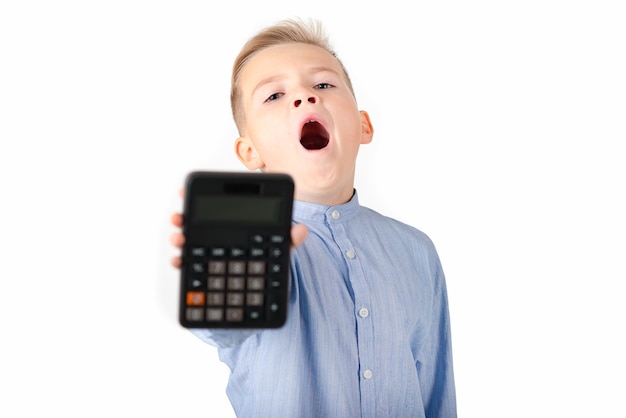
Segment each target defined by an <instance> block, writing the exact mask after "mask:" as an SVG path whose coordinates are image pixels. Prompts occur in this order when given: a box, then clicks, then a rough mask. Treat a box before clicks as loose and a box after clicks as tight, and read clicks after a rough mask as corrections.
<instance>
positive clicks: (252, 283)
mask: <svg viewBox="0 0 626 418" xmlns="http://www.w3.org/2000/svg"><path fill="white" fill-rule="evenodd" d="M264 287H265V279H264V278H263V277H248V290H263V288H264Z"/></svg>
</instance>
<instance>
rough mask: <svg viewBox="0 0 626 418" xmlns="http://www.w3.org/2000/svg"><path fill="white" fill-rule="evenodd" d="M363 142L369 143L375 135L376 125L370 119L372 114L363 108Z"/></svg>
mask: <svg viewBox="0 0 626 418" xmlns="http://www.w3.org/2000/svg"><path fill="white" fill-rule="evenodd" d="M360 113H361V144H369V143H370V142H372V138H373V136H374V126H373V125H372V122H371V121H370V115H368V114H367V112H366V111H365V110H361V111H360Z"/></svg>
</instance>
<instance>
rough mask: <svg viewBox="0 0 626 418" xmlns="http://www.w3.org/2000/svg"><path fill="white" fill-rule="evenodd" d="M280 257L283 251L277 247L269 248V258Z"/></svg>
mask: <svg viewBox="0 0 626 418" xmlns="http://www.w3.org/2000/svg"><path fill="white" fill-rule="evenodd" d="M281 255H283V250H281V249H280V248H279V247H272V248H270V256H271V257H273V258H278V257H280V256H281Z"/></svg>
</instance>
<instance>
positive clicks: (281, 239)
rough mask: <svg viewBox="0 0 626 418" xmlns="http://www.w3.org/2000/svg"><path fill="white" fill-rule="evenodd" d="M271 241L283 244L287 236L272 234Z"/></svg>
mask: <svg viewBox="0 0 626 418" xmlns="http://www.w3.org/2000/svg"><path fill="white" fill-rule="evenodd" d="M270 242H272V243H274V244H282V243H283V242H285V236H284V235H272V236H271V237H270Z"/></svg>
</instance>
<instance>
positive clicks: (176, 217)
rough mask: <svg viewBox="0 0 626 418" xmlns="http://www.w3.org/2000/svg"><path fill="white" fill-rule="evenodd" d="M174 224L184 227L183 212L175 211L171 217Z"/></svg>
mask: <svg viewBox="0 0 626 418" xmlns="http://www.w3.org/2000/svg"><path fill="white" fill-rule="evenodd" d="M171 222H172V225H174V226H176V227H178V228H182V226H183V215H182V213H174V214H173V215H172V217H171Z"/></svg>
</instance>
